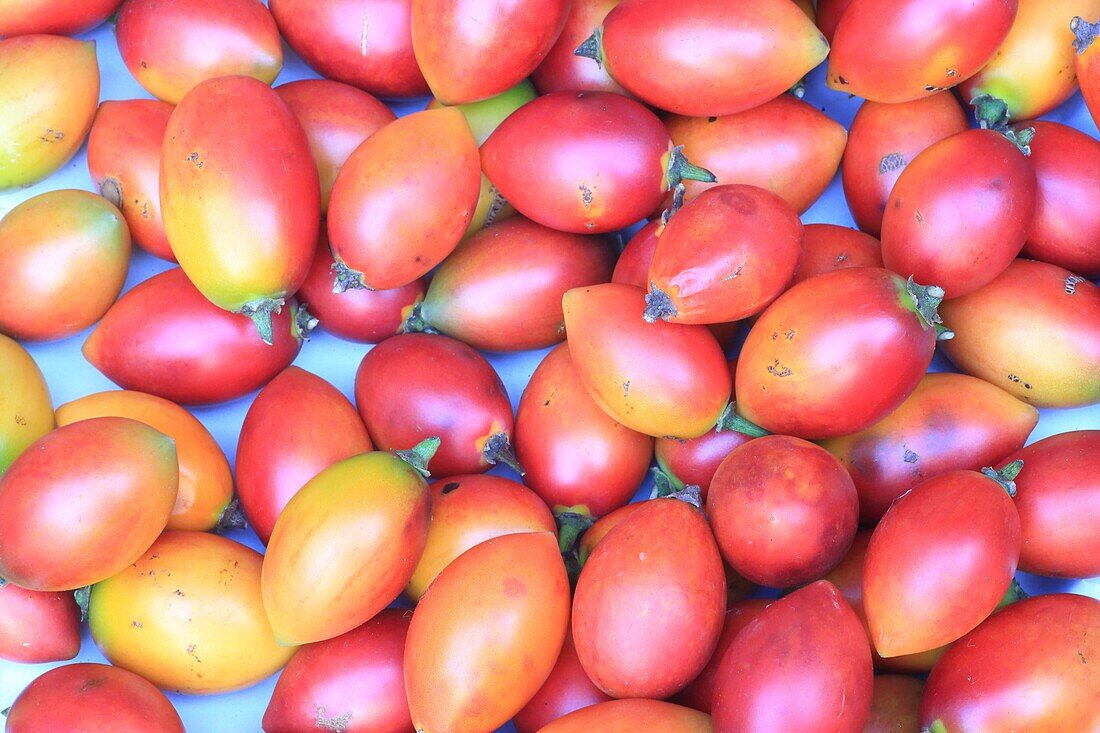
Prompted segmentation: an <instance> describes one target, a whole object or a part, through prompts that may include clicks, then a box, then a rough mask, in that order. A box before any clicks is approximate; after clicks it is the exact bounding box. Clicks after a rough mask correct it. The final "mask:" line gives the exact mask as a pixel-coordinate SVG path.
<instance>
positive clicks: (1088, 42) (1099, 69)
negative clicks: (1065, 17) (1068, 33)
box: [1070, 16, 1100, 122]
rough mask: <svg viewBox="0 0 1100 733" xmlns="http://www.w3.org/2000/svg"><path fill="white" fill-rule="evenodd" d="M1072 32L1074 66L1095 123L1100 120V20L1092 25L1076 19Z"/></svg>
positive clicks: (1071, 27)
mask: <svg viewBox="0 0 1100 733" xmlns="http://www.w3.org/2000/svg"><path fill="white" fill-rule="evenodd" d="M1070 30H1072V31H1073V33H1074V35H1075V38H1074V40H1073V49H1074V50H1075V51H1076V52H1077V54H1076V55H1075V56H1074V58H1073V64H1074V69H1075V70H1076V72H1077V81H1078V83H1079V84H1080V85H1081V96H1082V97H1084V99H1085V104H1086V105H1087V106H1088V110H1089V113H1091V114H1092V119H1093V121H1094V122H1095V121H1097V120H1100V43H1096V42H1095V41H1096V36H1097V35H1100V19H1098V20H1096V21H1094V22H1091V23H1090V22H1089V19H1087V18H1081V17H1079V16H1077V17H1074V18H1073V20H1072V21H1070Z"/></svg>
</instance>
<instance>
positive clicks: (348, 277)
mask: <svg viewBox="0 0 1100 733" xmlns="http://www.w3.org/2000/svg"><path fill="white" fill-rule="evenodd" d="M332 274H333V275H334V276H335V279H334V280H333V281H332V292H334V293H343V292H346V291H348V290H354V289H355V288H364V289H366V290H371V289H372V288H368V287H367V286H366V285H365V284H364V283H363V273H361V272H359V271H358V270H353V269H351V268H350V267H348V266H347V265H345V264H344V263H343V262H341V261H340V260H336V261H334V262H333V263H332Z"/></svg>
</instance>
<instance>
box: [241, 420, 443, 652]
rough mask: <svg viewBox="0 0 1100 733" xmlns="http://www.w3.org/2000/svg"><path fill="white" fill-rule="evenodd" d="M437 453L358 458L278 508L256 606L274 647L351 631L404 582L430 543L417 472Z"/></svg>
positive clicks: (428, 444) (431, 447)
mask: <svg viewBox="0 0 1100 733" xmlns="http://www.w3.org/2000/svg"><path fill="white" fill-rule="evenodd" d="M438 447H439V439H438V438H432V439H429V440H426V441H424V442H423V443H421V444H420V445H418V446H416V447H415V448H413V449H412V450H409V451H401V453H400V454H399V455H397V456H394V455H391V454H389V453H383V452H381V451H374V452H370V453H362V454H360V455H357V456H353V457H352V458H348V459H345V460H343V461H340V462H339V463H334V464H333V465H331V466H329V467H328V468H326V469H324V470H323V471H321V473H319V474H317V475H316V476H314V477H313V478H312V479H311V480H310V481H309V482H308V483H307V484H306V485H305V486H303V487H302V488H301V490H299V491H298V493H297V494H295V495H294V496H293V497H291V499H290V501H289V502H287V505H286V507H284V508H283V511H282V513H281V514H280V515H279V518H278V520H276V522H275V529H274V530H273V531H272V533H271V539H270V540H269V541H268V545H267V554H265V555H264V567H263V600H264V609H265V610H266V611H267V617H268V618H269V619H271V626H272V628H273V629H274V630H275V637H276V638H277V639H278V640H279V643H281V644H302V643H308V642H312V641H323V640H325V639H331V638H333V637H334V636H339V635H340V634H343V633H346V632H348V631H351V630H352V629H354V628H355V627H356V626H359V625H360V624H363V623H365V622H366V621H369V620H370V619H371V618H373V617H374V615H375V614H377V613H378V612H379V611H381V610H382V609H383V608H385V607H386V606H388V605H389V604H390V602H391V601H393V599H394V598H396V597H397V594H398V593H400V592H401V589H402V588H404V587H405V585H406V584H408V582H409V579H410V578H411V577H412V573H413V570H414V569H415V565H414V564H413V562H412V561H411V560H412V558H419V557H420V555H421V554H422V553H423V551H424V543H425V541H426V539H427V536H428V511H429V497H428V485H427V483H425V481H424V478H423V476H422V474H426V473H427V464H428V461H429V460H431V457H432V454H433V453H434V452H435V450H436V448H438Z"/></svg>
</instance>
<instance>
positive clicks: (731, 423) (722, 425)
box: [714, 402, 771, 438]
mask: <svg viewBox="0 0 1100 733" xmlns="http://www.w3.org/2000/svg"><path fill="white" fill-rule="evenodd" d="M723 430H733V431H734V432H737V433H741V434H742V435H748V436H751V437H753V438H763V437H764V436H765V435H771V433H770V432H768V431H767V430H765V429H764V428H762V427H760V426H759V425H757V424H756V423H754V422H751V421H749V420H746V419H745V418H743V417H741V416H740V415H738V414H737V403H736V402H730V403H729V404H728V405H726V409H724V410H722V414H721V415H719V416H718V422H717V423H716V424H715V425H714V432H716V433H720V432H722V431H723Z"/></svg>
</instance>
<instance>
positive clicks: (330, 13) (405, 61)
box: [269, 0, 429, 99]
mask: <svg viewBox="0 0 1100 733" xmlns="http://www.w3.org/2000/svg"><path fill="white" fill-rule="evenodd" d="M269 7H270V9H271V14H272V15H274V16H275V22H276V23H277V24H278V26H279V32H280V33H282V35H283V37H284V38H285V39H286V42H287V43H288V44H290V47H291V48H293V49H294V50H295V51H296V52H297V53H298V55H299V56H301V57H302V58H303V59H304V60H305V62H306V63H307V64H309V65H310V66H311V67H313V68H314V69H315V70H316V71H317V72H318V73H320V74H321V75H322V76H324V77H326V78H329V79H334V80H336V81H342V82H344V83H346V84H351V85H353V86H357V87H359V88H360V89H364V90H366V91H368V92H370V93H371V94H377V95H378V96H380V97H385V98H387V99H390V98H402V97H420V96H423V95H425V94H428V91H429V90H428V82H426V81H424V75H423V74H422V73H421V72H420V67H419V66H417V64H416V57H415V56H414V55H413V48H412V26H411V20H412V2H411V0H366V2H364V0H329V1H328V2H323V3H318V2H314V0H271V2H270V5H269ZM364 48H365V49H366V50H365V52H364Z"/></svg>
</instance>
